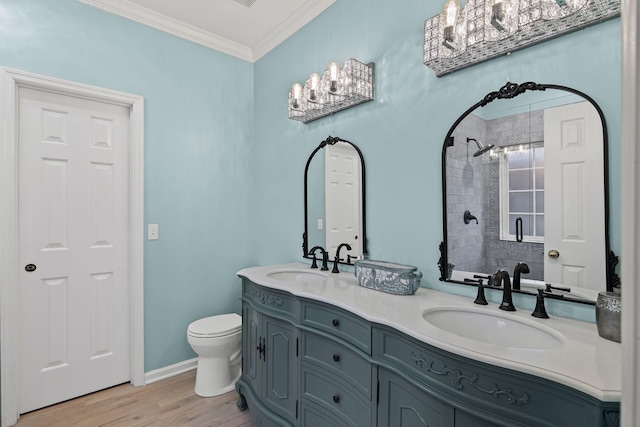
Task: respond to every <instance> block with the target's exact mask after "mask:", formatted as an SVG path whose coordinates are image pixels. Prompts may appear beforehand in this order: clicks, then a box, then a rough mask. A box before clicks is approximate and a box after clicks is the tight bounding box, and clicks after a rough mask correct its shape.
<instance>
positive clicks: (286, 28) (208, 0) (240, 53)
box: [78, 0, 336, 62]
mask: <svg viewBox="0 0 640 427" xmlns="http://www.w3.org/2000/svg"><path fill="white" fill-rule="evenodd" d="M78 1H79V2H81V3H85V4H88V5H91V6H94V7H97V8H99V9H102V10H105V11H107V12H110V13H113V14H116V15H120V16H122V17H125V18H127V19H131V20H133V21H136V22H139V23H141V24H145V25H148V26H150V27H153V28H157V29H159V30H162V31H165V32H167V33H170V34H173V35H175V36H178V37H182V38H184V39H187V40H190V41H192V42H195V43H198V44H201V45H204V46H207V47H209V48H211V49H215V50H217V51H220V52H223V53H227V54H229V55H232V56H235V57H237V58H240V59H243V60H245V61H249V62H255V61H257V60H258V59H260V58H261V57H262V56H264V55H266V54H267V53H268V52H269V51H271V50H272V49H273V48H275V47H276V46H277V45H279V44H280V43H282V42H283V41H284V40H286V39H287V38H288V37H289V36H291V35H292V34H293V33H295V32H296V31H298V30H299V29H300V28H302V27H303V26H305V25H306V24H307V23H309V22H310V21H311V20H313V19H314V18H315V17H317V16H318V15H319V14H320V13H322V12H323V11H324V10H325V9H327V8H328V7H329V6H331V5H332V4H333V3H334V2H335V1H336V0H179V1H177V0H78Z"/></svg>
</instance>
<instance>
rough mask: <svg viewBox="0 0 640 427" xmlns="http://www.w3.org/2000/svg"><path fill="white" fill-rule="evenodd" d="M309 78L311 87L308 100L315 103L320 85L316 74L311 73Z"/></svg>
mask: <svg viewBox="0 0 640 427" xmlns="http://www.w3.org/2000/svg"><path fill="white" fill-rule="evenodd" d="M310 78H311V87H310V90H309V99H310V100H312V101H315V100H316V98H317V97H318V96H317V93H318V84H320V76H319V75H318V73H313V74H311V76H310Z"/></svg>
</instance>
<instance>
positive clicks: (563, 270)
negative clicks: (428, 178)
mask: <svg viewBox="0 0 640 427" xmlns="http://www.w3.org/2000/svg"><path fill="white" fill-rule="evenodd" d="M607 145H608V144H607V126H606V122H605V118H604V115H603V114H602V110H601V109H600V107H599V106H598V105H597V104H596V103H595V101H594V100H593V99H591V98H590V97H589V96H587V95H586V94H584V93H582V92H580V91H577V90H575V89H571V88H568V87H564V86H558V85H550V84H537V83H533V82H528V83H523V84H520V85H518V84H514V83H507V84H506V85H505V86H503V87H502V88H500V89H499V90H498V91H496V92H491V93H489V94H488V95H486V96H485V97H484V98H483V99H482V100H481V101H479V102H478V103H476V104H475V105H473V106H472V107H471V108H469V109H468V110H467V111H465V112H464V113H463V114H462V115H461V116H460V117H459V118H458V119H457V120H456V121H455V123H454V124H453V125H452V126H451V128H450V130H449V132H448V133H447V136H446V138H445V142H444V146H443V151H442V182H443V185H442V190H443V192H442V199H443V230H444V238H443V242H442V244H441V246H440V250H441V258H440V261H439V267H440V274H441V278H440V280H444V281H453V282H458V283H464V282H465V280H466V281H467V282H469V281H470V280H473V279H474V278H478V277H480V278H482V277H486V276H489V275H491V274H493V273H495V272H496V271H497V270H499V269H505V270H507V271H509V272H511V273H512V274H513V272H514V269H515V266H516V265H517V264H518V263H519V262H524V263H526V264H527V266H528V270H529V273H528V274H526V275H524V276H522V283H523V287H522V291H523V292H525V293H526V292H527V291H529V292H534V291H535V290H536V288H538V287H545V286H546V285H547V284H549V285H551V286H554V287H556V288H565V289H570V291H569V292H567V293H566V294H565V296H566V297H567V298H570V299H573V298H575V299H576V300H580V301H585V300H587V301H595V298H596V296H597V292H598V291H604V290H609V291H610V290H612V288H613V287H614V286H616V283H617V281H618V279H617V276H616V275H615V273H614V268H615V264H616V263H617V258H616V257H615V256H614V255H613V254H612V253H611V252H610V248H609V195H608V153H607Z"/></svg>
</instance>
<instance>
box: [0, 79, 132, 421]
mask: <svg viewBox="0 0 640 427" xmlns="http://www.w3.org/2000/svg"><path fill="white" fill-rule="evenodd" d="M20 87H26V88H32V89H36V90H44V91H49V92H54V93H58V94H61V95H70V96H76V97H80V98H85V99H90V100H95V101H98V102H108V103H113V104H118V105H122V106H124V107H127V108H129V126H130V132H129V138H130V141H129V147H130V149H129V174H130V178H129V179H130V181H129V191H130V194H129V227H130V237H129V254H130V255H129V286H130V293H129V297H130V301H129V302H130V309H129V322H130V323H129V329H130V355H129V357H130V366H131V372H130V377H131V384H132V385H134V386H141V385H144V270H143V267H144V265H143V261H144V258H143V255H144V252H143V250H144V98H143V97H142V96H139V95H132V94H128V93H124V92H117V91H113V90H109V89H103V88H100V87H95V86H89V85H85V84H81V83H75V82H71V81H66V80H61V79H57V78H53V77H47V76H43V75H38V74H32V73H28V72H24V71H20V70H14V69H10V68H4V67H0V194H2V195H3V196H2V203H1V204H0V411H1V412H0V419H1V423H0V424H1V427H5V426H11V425H13V424H15V423H17V421H18V418H19V415H20V414H19V387H20V369H19V364H20V322H19V319H20V312H19V307H20V304H19V302H20V299H19V298H20V294H19V268H20V266H19V265H18V262H19V256H18V247H19V233H18V224H19V222H18V221H19V212H18V196H19V194H18V172H19V171H18V152H19V150H18V148H19V147H18V132H17V123H16V120H17V116H18V88H20Z"/></svg>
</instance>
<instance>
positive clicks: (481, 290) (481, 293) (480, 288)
mask: <svg viewBox="0 0 640 427" xmlns="http://www.w3.org/2000/svg"><path fill="white" fill-rule="evenodd" d="M464 281H465V282H474V283H477V284H478V293H477V295H476V299H475V301H473V303H474V304H478V305H488V304H489V303H488V302H487V298H486V297H485V296H484V285H483V284H482V279H480V280H477V281H476V280H469V279H464Z"/></svg>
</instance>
